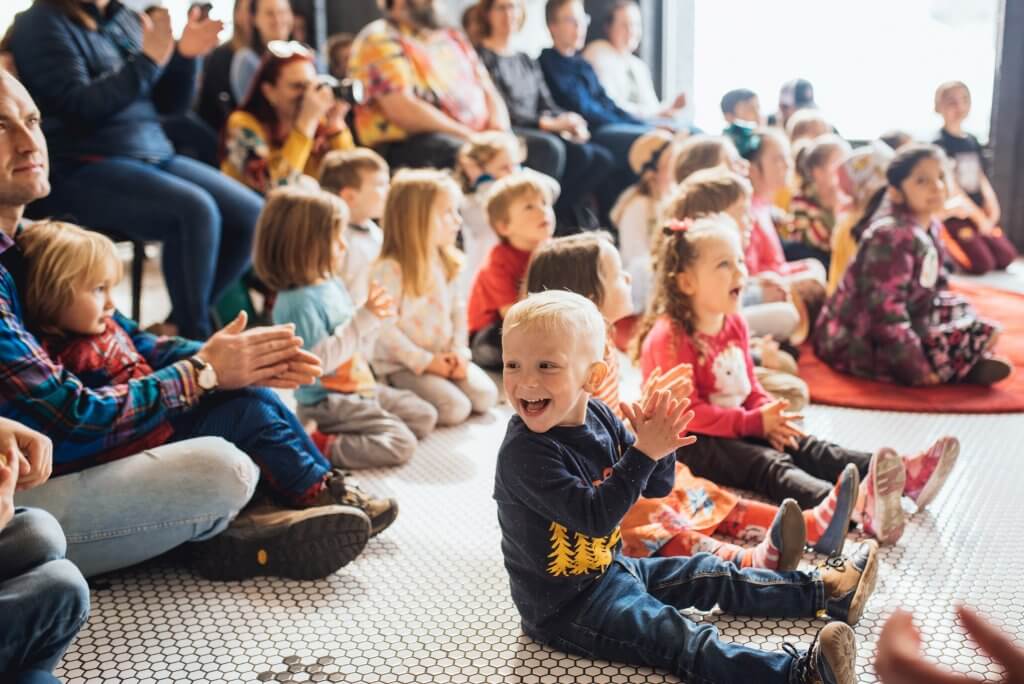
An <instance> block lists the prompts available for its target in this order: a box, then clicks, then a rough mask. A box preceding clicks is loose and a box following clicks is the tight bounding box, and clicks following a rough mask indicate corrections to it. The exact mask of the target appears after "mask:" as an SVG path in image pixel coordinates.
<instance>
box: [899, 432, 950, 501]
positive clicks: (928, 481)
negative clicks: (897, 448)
mask: <svg viewBox="0 0 1024 684" xmlns="http://www.w3.org/2000/svg"><path fill="white" fill-rule="evenodd" d="M959 455H960V440H958V439H957V438H956V437H940V438H939V439H937V440H936V441H935V443H934V444H932V445H931V446H930V447H928V450H927V451H925V452H923V453H920V454H918V455H917V456H904V457H903V467H904V468H905V469H906V471H907V485H906V489H904V490H903V493H904V494H906V495H907V496H909V497H910V498H911V499H913V500H914V502H915V503H916V504H917V509H918V510H921V509H922V508H924V507H925V506H927V505H928V504H930V503H931V502H932V499H934V498H935V497H936V496H937V495H938V493H939V491H940V490H941V489H942V485H944V484H945V483H946V478H948V477H949V474H950V473H951V472H952V471H953V466H954V465H956V459H957V456H959Z"/></svg>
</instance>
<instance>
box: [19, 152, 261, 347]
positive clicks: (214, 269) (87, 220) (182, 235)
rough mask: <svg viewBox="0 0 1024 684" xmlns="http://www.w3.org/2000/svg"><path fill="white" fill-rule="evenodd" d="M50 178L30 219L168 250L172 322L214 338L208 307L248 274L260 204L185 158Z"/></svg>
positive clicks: (123, 161) (119, 163)
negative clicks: (67, 223)
mask: <svg viewBox="0 0 1024 684" xmlns="http://www.w3.org/2000/svg"><path fill="white" fill-rule="evenodd" d="M50 177H51V181H52V186H53V190H52V192H51V193H50V196H49V197H48V198H46V199H44V200H42V201H41V202H39V203H36V204H34V205H33V206H32V207H30V215H32V216H40V215H49V216H53V217H55V218H69V219H70V220H71V221H74V222H75V223H78V224H81V225H82V226H84V227H86V228H91V229H93V230H97V231H99V232H110V233H114V234H117V235H121V236H126V237H128V238H131V239H133V240H148V241H154V242H161V243H163V271H164V278H165V279H166V281H167V290H168V292H169V293H170V296H171V306H172V309H173V311H172V313H171V318H170V320H171V322H172V323H174V324H175V325H177V326H178V330H179V333H180V334H181V335H182V336H183V337H188V338H190V339H206V338H207V337H209V335H210V331H211V327H210V308H211V306H212V305H213V304H214V303H216V302H217V300H218V299H219V297H220V295H221V293H223V292H224V290H225V289H226V288H227V287H228V286H229V285H230V284H231V283H233V282H235V281H236V280H238V278H239V277H240V276H241V275H242V274H243V273H244V272H245V271H246V269H247V268H248V267H249V263H250V259H251V255H252V238H253V232H254V231H255V229H256V220H257V218H258V217H259V213H260V210H261V209H262V207H263V198H261V197H260V196H259V195H258V194H257V193H255V192H253V191H252V190H250V189H249V188H247V187H245V186H244V185H242V184H241V183H238V182H237V181H235V180H232V179H231V178H228V177H227V176H225V175H224V174H222V173H221V172H220V171H219V170H218V169H215V168H213V167H210V166H207V165H206V164H202V163H200V162H198V161H196V160H194V159H189V158H188V157H184V156H181V155H175V156H173V157H170V158H169V159H165V160H162V161H159V162H153V163H150V162H145V161H141V160H138V159H129V158H126V157H111V158H107V159H102V160H99V161H94V162H89V163H81V164H77V163H76V164H69V163H66V162H60V161H58V162H56V163H55V164H54V166H53V170H52V172H51V174H50Z"/></svg>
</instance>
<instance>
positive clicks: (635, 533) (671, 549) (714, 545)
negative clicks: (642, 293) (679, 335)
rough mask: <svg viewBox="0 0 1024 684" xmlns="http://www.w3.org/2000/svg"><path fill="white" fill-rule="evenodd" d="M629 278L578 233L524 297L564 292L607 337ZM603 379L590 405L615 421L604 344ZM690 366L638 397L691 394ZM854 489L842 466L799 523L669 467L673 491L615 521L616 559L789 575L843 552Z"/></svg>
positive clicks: (610, 361)
mask: <svg viewBox="0 0 1024 684" xmlns="http://www.w3.org/2000/svg"><path fill="white" fill-rule="evenodd" d="M630 286H631V282H630V276H629V273H628V272H626V271H625V269H624V268H623V267H622V260H621V259H620V258H619V253H618V251H617V250H616V249H615V246H614V245H613V244H612V242H611V237H610V236H609V235H608V234H607V233H583V234H581V235H574V236H571V237H564V238H557V239H555V240H552V241H551V242H549V243H547V244H546V245H544V246H543V247H541V248H540V249H538V250H537V253H536V254H534V256H533V259H532V260H531V262H530V270H529V271H528V272H527V279H526V289H527V292H528V293H530V292H543V291H544V290H568V291H570V292H575V293H577V294H581V295H583V296H584V297H586V298H587V299H589V300H591V301H592V302H594V303H595V304H596V305H597V307H598V310H599V311H600V312H601V315H602V316H603V317H604V320H605V323H606V324H607V325H608V328H609V330H611V327H612V326H613V325H614V324H615V323H616V322H618V321H620V320H622V319H623V318H624V317H626V316H628V315H629V314H630V306H629V303H630V292H629V290H630ZM604 362H605V364H606V366H607V367H608V372H607V375H606V376H605V378H604V380H603V381H602V382H601V384H600V385H599V386H598V387H597V389H596V391H595V393H594V398H596V399H599V400H601V401H602V402H604V404H605V405H606V406H608V407H609V408H611V409H612V411H613V412H615V414H616V415H617V416H619V417H622V415H623V414H622V413H621V402H620V400H619V361H618V353H617V351H616V350H615V348H614V346H613V344H612V342H611V339H609V340H608V343H607V344H606V345H605V352H604ZM691 370H692V369H691V368H690V367H689V366H677V367H676V368H674V369H671V370H670V371H669V372H668V373H665V374H664V375H662V374H661V373H660V371H659V372H657V373H653V374H652V375H651V376H650V377H649V378H648V382H647V389H645V392H644V393H645V394H646V393H648V392H649V391H651V390H652V389H663V388H666V387H667V388H671V391H672V393H673V396H675V397H677V398H680V399H683V400H685V399H686V398H687V397H689V395H690V389H691V383H690V372H691ZM859 482H860V479H859V476H858V473H857V469H856V468H855V467H853V466H852V465H850V466H847V468H846V470H844V471H843V475H842V476H841V477H840V480H839V482H838V483H837V484H836V487H835V489H834V490H833V493H832V495H830V496H829V497H828V498H827V499H826V500H825V501H823V502H822V503H821V504H819V505H818V506H816V507H815V508H814V509H812V510H809V511H807V512H805V513H803V515H802V516H801V511H800V508H799V506H797V505H796V502H795V501H792V500H790V501H788V502H787V503H784V505H783V507H782V508H781V509H780V508H779V507H777V506H772V505H770V504H765V503H762V502H759V501H753V500H750V499H743V498H740V497H737V496H735V495H734V494H732V493H731V492H729V491H727V490H725V489H723V488H720V487H718V486H717V485H715V484H714V483H712V482H710V481H708V480H703V479H701V478H697V477H694V476H693V474H692V473H691V472H690V470H689V468H687V467H686V466H685V465H683V464H682V463H676V477H675V484H674V485H673V488H672V492H671V493H670V494H669V495H668V496H665V497H657V498H646V497H641V498H640V499H639V500H638V501H637V503H636V504H635V505H634V506H633V508H631V509H630V511H629V512H628V513H627V514H626V516H625V517H624V518H623V520H622V525H621V529H622V539H623V552H624V553H625V554H626V555H629V556H639V557H646V556H692V555H693V554H695V553H699V552H702V551H706V552H709V553H713V554H715V555H717V556H719V557H720V558H723V559H725V560H731V561H733V562H735V563H736V564H737V565H738V566H740V567H761V568H768V569H771V570H794V569H796V566H797V563H798V562H799V560H800V557H801V556H802V554H803V549H804V544H805V543H809V544H811V545H812V546H813V547H814V548H815V550H817V551H819V552H821V553H825V554H828V555H833V554H835V553H837V552H839V551H841V550H842V547H843V541H844V539H845V537H846V531H847V527H848V525H849V520H850V514H851V513H852V511H853V505H854V501H855V500H856V496H857V487H858V483H859ZM715 531H718V532H722V533H726V534H729V535H730V536H732V537H736V538H742V539H745V540H748V541H755V540H756V541H760V543H759V544H757V546H756V547H755V548H751V549H746V548H743V547H741V546H737V545H735V544H730V543H728V542H723V541H720V540H717V539H713V538H712V537H710V536H708V535H710V534H713V533H714V532H715Z"/></svg>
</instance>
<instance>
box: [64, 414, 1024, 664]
mask: <svg viewBox="0 0 1024 684" xmlns="http://www.w3.org/2000/svg"><path fill="white" fill-rule="evenodd" d="M508 415H509V409H508V407H507V406H502V407H499V409H497V410H495V411H494V412H493V413H492V414H491V415H488V416H484V417H478V418H476V419H474V420H472V421H471V422H470V423H468V424H466V425H464V426H461V427H458V428H454V429H448V430H443V431H439V432H438V433H436V434H435V435H432V436H431V437H430V438H429V439H427V440H425V441H424V443H423V444H422V445H421V448H420V450H419V452H418V453H417V454H416V456H415V458H414V459H413V460H412V462H411V463H410V464H408V465H407V466H405V467H403V468H399V469H394V470H379V471H373V472H366V473H363V474H361V475H360V480H361V481H362V482H363V484H364V485H365V486H366V487H367V488H369V489H372V490H375V491H377V492H379V493H387V494H390V495H393V496H396V497H397V498H398V500H399V501H400V503H401V507H402V509H401V510H402V512H401V515H400V516H399V518H398V521H397V522H396V524H395V525H394V526H393V527H392V528H391V529H389V530H388V531H387V532H385V533H384V534H382V535H381V536H380V537H379V538H377V539H374V540H373V541H372V542H371V543H370V544H369V546H368V547H367V549H366V551H365V552H364V554H363V555H362V556H361V557H360V558H359V559H357V560H356V561H355V562H353V563H352V564H350V565H349V566H348V567H346V568H343V569H342V570H341V571H340V572H338V573H337V574H335V575H334V576H332V577H329V578H327V579H325V580H322V581H317V582H292V581H284V580H277V579H265V578H264V579H254V580H250V581H247V582H241V583H235V584H219V583H212V582H206V581H204V580H200V579H197V578H195V577H193V576H192V574H191V573H190V572H189V571H188V570H187V569H185V568H183V567H181V566H179V565H176V564H175V563H174V562H173V561H170V560H159V561H156V562H154V563H151V564H149V565H147V566H144V567H141V568H136V569H133V570H131V571H127V572H122V573H118V574H114V575H109V576H106V577H102V578H98V579H97V580H96V581H94V582H93V611H92V616H91V617H90V619H89V622H88V624H87V625H86V626H85V628H84V629H83V630H82V632H81V635H80V636H79V638H78V640H77V641H76V642H75V644H74V645H73V646H72V648H71V649H70V651H69V652H68V654H67V656H66V657H65V659H64V662H63V664H62V666H61V668H60V670H59V671H58V674H59V675H60V676H62V677H64V678H66V679H67V681H69V682H72V683H74V684H77V683H80V682H122V683H124V684H127V683H129V682H130V683H133V684H134V683H139V684H141V683H143V682H174V681H187V682H204V681H211V682H213V681H217V682H221V681H223V682H261V681H272V682H320V681H327V682H417V683H418V682H487V683H491V682H519V683H523V684H529V683H541V682H609V683H611V682H675V681H678V680H676V679H675V678H674V677H672V676H670V675H667V674H662V673H658V672H654V671H651V670H649V669H644V668H633V667H626V666H620V665H616V664H611V663H607V662H592V661H588V660H585V659H581V658H576V657H573V656H569V655H566V654H564V653H559V652H555V651H552V650H550V649H548V648H546V647H542V646H540V645H538V644H535V643H533V642H531V641H530V640H529V639H528V638H526V637H525V636H523V635H522V634H521V632H520V628H519V621H518V617H517V614H516V611H515V608H514V607H513V605H512V603H511V600H510V598H509V593H508V580H507V577H506V574H505V570H504V568H503V566H502V561H501V553H500V550H499V533H498V525H497V521H496V518H495V507H494V503H493V501H492V499H491V491H492V484H493V482H492V478H493V467H494V459H495V452H496V449H497V445H498V443H499V441H500V439H501V436H502V434H503V432H504V426H505V423H506V420H507V417H508ZM807 415H808V418H807V422H808V427H809V428H810V429H811V430H812V431H813V432H814V433H816V434H820V435H826V436H828V437H830V438H832V439H834V440H835V441H838V442H840V443H845V444H849V445H850V446H855V447H861V448H865V449H872V448H874V447H878V446H881V445H883V444H888V445H891V446H894V447H896V448H897V449H901V450H910V449H913V448H915V447H919V446H921V445H924V444H926V443H928V442H930V440H932V439H934V438H935V437H937V436H938V435H939V434H940V433H952V434H956V435H958V436H959V437H960V438H961V440H962V441H963V445H964V448H963V453H962V456H961V460H960V463H959V464H958V465H957V468H956V470H955V471H954V474H953V476H952V478H951V480H950V482H949V485H948V486H947V488H946V489H945V491H943V492H942V494H941V495H940V496H939V498H938V499H937V500H936V501H935V502H934V504H932V506H931V507H930V510H928V511H926V512H923V513H920V514H917V515H915V516H913V517H912V518H911V522H910V524H909V527H908V529H907V532H906V534H905V535H904V537H903V539H902V540H901V541H900V543H899V544H898V545H896V546H892V547H888V548H885V549H884V551H883V555H882V572H881V579H880V582H879V584H878V588H877V590H876V593H875V596H874V598H873V600H872V602H871V604H870V607H869V609H868V611H867V613H866V615H865V617H864V619H863V621H862V622H861V624H860V625H859V626H858V627H857V629H856V631H857V636H858V639H859V641H860V647H859V656H860V662H861V665H860V667H859V671H860V681H862V682H874V681H876V679H875V676H874V673H873V670H872V668H871V666H870V660H871V657H872V655H873V653H874V646H875V639H876V638H877V635H878V632H879V629H880V628H881V625H882V623H883V621H884V619H885V616H886V615H887V614H888V613H889V612H890V611H891V610H892V609H893V608H895V607H897V606H903V607H906V608H909V609H912V610H913V611H914V612H915V613H916V614H917V616H918V624H919V625H920V627H921V629H922V632H923V634H924V638H925V641H926V643H927V653H928V655H929V656H930V657H932V658H934V659H936V660H937V661H939V662H941V663H943V664H945V665H946V666H948V667H950V668H953V669H956V670H960V671H963V672H971V673H974V674H975V676H978V677H980V678H982V679H983V680H986V681H998V680H999V670H998V669H996V668H995V667H994V666H992V665H991V664H990V661H989V660H988V659H987V658H986V657H985V656H984V655H983V654H981V653H980V652H979V650H978V649H977V648H976V647H975V646H974V645H973V644H972V643H971V642H969V641H967V640H966V639H965V637H964V636H963V634H962V632H961V630H960V629H959V627H958V626H957V625H956V622H955V618H954V616H953V611H952V606H953V603H954V601H962V602H965V603H968V604H970V605H972V606H975V607H977V608H978V609H980V610H981V611H983V612H984V613H985V614H986V615H987V616H988V617H990V618H991V619H992V620H994V621H995V622H996V623H997V624H999V625H1001V626H1002V627H1003V628H1005V629H1007V630H1009V631H1010V632H1013V633H1020V632H1021V630H1022V628H1024V623H1022V615H1024V589H1021V588H1020V587H1019V586H1018V584H1019V583H1018V582H1017V581H1016V580H1017V578H1018V577H1019V568H1021V567H1024V546H1022V545H1021V544H1020V542H1019V539H1020V537H1019V535H1020V534H1021V532H1022V531H1024V527H1022V525H1024V523H1022V522H1021V518H1020V515H1019V511H1018V510H1017V506H1018V503H1017V502H1018V501H1019V491H1020V489H1019V488H1020V487H1021V486H1022V485H1024V459H1022V458H1021V457H1022V456H1024V454H1022V453H1021V451H1022V448H1021V444H1024V417H1022V416H1020V415H1005V416H959V415H947V416H942V417H939V416H930V415H908V414H893V413H879V412H869V411H853V410H844V409H835V408H824V407H811V408H810V409H809V410H808V411H807ZM697 617H698V619H707V620H711V621H713V622H714V623H715V624H716V625H718V626H719V628H720V629H721V630H722V633H723V635H724V636H725V638H727V639H730V640H732V641H736V642H741V643H749V644H751V645H756V646H758V647H761V648H766V649H778V648H780V647H781V644H782V643H783V642H786V641H792V642H796V643H803V644H806V643H809V642H810V640H811V638H812V636H813V634H814V633H815V632H816V631H817V629H818V628H819V627H820V625H821V624H823V623H821V622H818V621H814V620H792V621H789V620H783V621H776V620H766V619H753V618H739V617H734V616H729V615H721V614H714V615H708V616H697Z"/></svg>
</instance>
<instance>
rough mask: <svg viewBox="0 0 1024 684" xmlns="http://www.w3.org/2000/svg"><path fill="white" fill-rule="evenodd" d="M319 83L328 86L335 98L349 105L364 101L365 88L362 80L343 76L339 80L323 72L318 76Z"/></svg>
mask: <svg viewBox="0 0 1024 684" xmlns="http://www.w3.org/2000/svg"><path fill="white" fill-rule="evenodd" d="M320 85H321V86H326V87H328V88H330V89H331V92H332V93H334V97H335V98H337V99H339V100H341V101H343V102H348V103H349V104H350V105H359V104H363V103H364V102H365V101H366V89H365V88H364V87H363V82H362V81H359V80H357V79H354V78H345V79H342V80H340V81H339V80H338V79H336V78H334V77H333V76H331V75H329V74H324V75H322V76H320Z"/></svg>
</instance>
